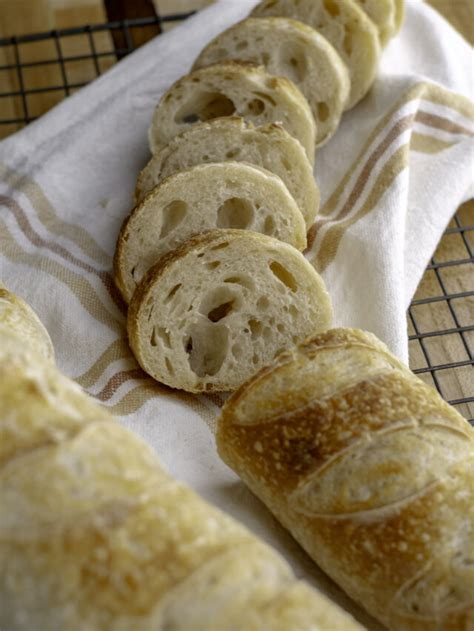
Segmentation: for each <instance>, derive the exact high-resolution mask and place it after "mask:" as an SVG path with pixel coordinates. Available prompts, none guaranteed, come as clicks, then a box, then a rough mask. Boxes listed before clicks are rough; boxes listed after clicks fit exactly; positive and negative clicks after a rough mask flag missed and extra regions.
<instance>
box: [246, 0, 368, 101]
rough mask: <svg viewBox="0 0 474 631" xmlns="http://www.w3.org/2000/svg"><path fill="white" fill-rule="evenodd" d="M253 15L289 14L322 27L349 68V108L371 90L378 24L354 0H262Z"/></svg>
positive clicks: (326, 36) (323, 32) (316, 26)
mask: <svg viewBox="0 0 474 631" xmlns="http://www.w3.org/2000/svg"><path fill="white" fill-rule="evenodd" d="M251 15H252V16H254V17H270V16H276V17H288V18H293V19H295V20H299V21H300V22H304V23H305V24H308V25H309V26H312V27H313V28H314V29H316V30H317V31H319V32H320V33H321V35H324V37H325V38H326V39H327V40H328V41H329V42H330V43H331V44H332V45H333V46H334V48H335V49H336V50H337V52H338V53H339V54H340V56H341V57H342V59H343V61H344V62H345V63H346V65H347V67H348V69H349V75H350V79H351V91H350V95H349V99H348V102H347V104H346V109H350V108H351V107H354V105H356V104H357V103H358V102H359V101H360V100H361V99H362V98H363V97H364V96H365V95H366V94H367V92H368V91H369V89H370V87H371V85H372V83H373V81H374V78H375V74H376V72H377V66H378V61H379V57H380V44H379V39H378V33H377V28H376V27H375V25H374V23H373V22H372V21H371V20H370V19H369V18H368V17H367V15H366V14H365V13H364V12H363V11H362V9H361V8H360V7H358V6H357V5H356V4H355V3H354V1H353V0H298V2H295V1H294V0H263V2H260V4H257V6H256V7H255V9H254V10H253V11H252V13H251Z"/></svg>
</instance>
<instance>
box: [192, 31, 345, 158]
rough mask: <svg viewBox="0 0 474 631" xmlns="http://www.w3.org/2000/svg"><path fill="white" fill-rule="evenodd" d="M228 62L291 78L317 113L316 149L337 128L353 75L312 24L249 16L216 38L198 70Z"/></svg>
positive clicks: (195, 65) (201, 55) (205, 52)
mask: <svg viewBox="0 0 474 631" xmlns="http://www.w3.org/2000/svg"><path fill="white" fill-rule="evenodd" d="M275 41H277V42H278V45H277V46H275ZM227 59H238V60H242V61H250V62H252V63H255V64H261V65H262V66H265V68H266V69H267V70H268V72H271V73H272V74H274V75H283V76H285V77H288V79H291V80H292V81H293V82H294V83H295V84H296V85H297V86H298V88H299V89H300V90H301V92H302V93H303V94H304V96H305V97H306V99H307V101H308V103H309V105H310V107H311V110H312V112H313V116H314V119H315V121H316V129H317V135H316V146H321V145H323V144H324V143H326V142H327V141H328V140H329V138H330V137H331V136H332V135H333V134H334V133H335V131H336V130H337V128H338V126H339V121H340V119H341V116H342V113H343V111H344V107H345V106H346V103H347V100H348V98H349V90H350V79H349V73H348V70H347V67H346V65H345V64H344V62H343V61H342V59H341V57H340V55H339V54H338V53H337V52H336V51H335V49H334V48H333V46H331V44H330V43H329V42H328V40H327V39H326V38H325V37H323V36H322V35H321V34H320V33H318V32H317V31H315V30H314V29H313V28H311V27H310V26H307V25H306V24H303V23H302V22H297V21H296V20H291V19H289V18H248V19H247V20H244V21H243V22H240V23H239V24H236V25H235V26H232V27H231V28H229V29H227V30H226V31H224V32H223V33H221V34H220V35H218V36H217V37H216V38H215V39H213V40H212V42H210V43H209V44H208V45H207V46H206V48H204V50H203V51H202V52H201V53H200V55H199V56H198V58H197V60H196V62H195V64H194V68H202V67H203V66H207V65H209V64H213V63H217V62H219V61H223V60H227Z"/></svg>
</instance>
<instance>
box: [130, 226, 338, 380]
mask: <svg viewBox="0 0 474 631" xmlns="http://www.w3.org/2000/svg"><path fill="white" fill-rule="evenodd" d="M331 319H332V308H331V302H330V298H329V295H328V293H327V291H326V288H325V285H324V282H323V280H322V279H321V277H320V276H319V275H318V273H317V272H316V271H315V270H314V268H313V267H312V266H311V265H310V263H308V261H307V260H306V259H305V258H304V256H303V255H302V254H301V253H300V252H298V250H296V249H295V248H293V247H292V246H290V245H288V244H286V243H282V242H281V241H278V240H276V239H273V238H272V237H268V236H265V235H260V234H257V233H254V232H248V231H245V230H214V231H211V232H209V233H207V234H204V235H200V236H197V237H195V238H192V239H190V240H189V241H187V242H186V243H184V244H183V245H182V246H181V247H180V248H178V249H177V250H175V251H174V252H172V253H170V254H169V255H168V256H165V257H163V258H162V259H161V260H160V261H159V262H158V264H157V265H156V266H155V267H153V268H152V269H151V270H150V271H149V272H148V274H147V275H146V277H145V278H144V280H143V282H142V283H141V284H140V286H139V287H138V289H137V291H136V292H135V293H134V295H133V298H132V302H131V303H130V308H129V312H128V321H127V328H128V335H129V341H130V345H131V348H132V350H133V352H134V353H135V356H136V358H137V360H138V362H139V363H140V365H141V366H142V368H143V369H144V370H145V371H146V372H147V373H148V374H149V375H151V376H152V377H153V378H154V379H156V380H157V381H160V382H162V383H165V384H167V385H168V386H171V387H172V388H180V389H182V390H187V391H189V392H203V391H208V392H209V391H229V390H234V389H235V388H237V387H238V386H239V385H240V384H241V383H243V382H244V381H245V380H246V379H248V378H249V377H250V376H252V375H253V374H254V373H255V372H256V371H257V370H259V369H260V368H262V367H263V366H266V365H267V364H270V363H271V362H272V361H273V359H274V358H275V357H276V356H277V355H278V354H279V353H280V352H281V351H283V350H284V349H288V348H290V347H293V346H294V345H295V344H298V343H299V342H300V341H302V340H304V339H306V338H307V337H308V336H309V335H311V334H312V333H314V332H315V331H321V330H323V329H327V328H328V327H329V326H330V325H331Z"/></svg>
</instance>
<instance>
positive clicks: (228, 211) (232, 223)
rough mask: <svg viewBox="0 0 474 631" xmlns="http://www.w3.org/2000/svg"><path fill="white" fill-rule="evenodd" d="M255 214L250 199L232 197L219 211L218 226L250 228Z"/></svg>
mask: <svg viewBox="0 0 474 631" xmlns="http://www.w3.org/2000/svg"><path fill="white" fill-rule="evenodd" d="M253 216H254V210H253V206H252V204H251V203H250V202H249V201H248V200H246V199H241V198H239V197H231V198H230V199H227V200H226V201H225V202H224V203H223V204H222V206H221V207H220V208H219V210H218V211H217V227H218V228H241V229H244V228H248V226H249V225H250V224H251V223H252V221H253Z"/></svg>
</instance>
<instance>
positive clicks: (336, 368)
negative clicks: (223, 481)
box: [217, 329, 474, 631]
mask: <svg viewBox="0 0 474 631" xmlns="http://www.w3.org/2000/svg"><path fill="white" fill-rule="evenodd" d="M217 446H218V451H219V454H220V455H221V457H222V458H223V460H224V462H226V463H227V464H228V465H229V466H230V467H231V468H232V469H233V470H234V471H235V472H236V473H237V474H238V475H240V476H241V477H242V479H243V480H244V482H246V483H247V484H248V486H249V487H250V489H251V490H252V491H253V492H254V493H255V494H256V495H257V496H258V497H259V498H260V499H261V500H263V501H264V502H265V503H266V504H267V506H268V507H269V508H270V509H271V510H272V512H273V513H274V514H275V516H276V517H277V518H278V519H279V520H280V521H281V523H282V524H283V525H284V526H285V527H286V528H288V529H289V530H290V532H291V533H292V534H293V536H294V537H295V538H296V539H297V540H298V541H299V542H300V543H301V545H302V546H303V547H304V548H305V549H306V551H307V552H308V553H309V554H310V556H311V557H312V558H313V559H314V560H315V561H316V562H317V563H318V564H319V565H320V566H321V567H322V569H323V570H324V571H325V572H326V573H327V574H329V575H330V576H331V577H332V578H333V579H334V580H335V581H336V582H337V583H338V584H339V585H340V586H341V587H342V588H343V589H344V590H345V591H346V592H347V593H348V594H349V595H350V596H351V597H352V598H353V599H354V600H356V601H357V602H359V603H361V604H362V605H363V606H364V607H365V608H366V609H367V611H369V613H371V614H372V615H374V616H375V617H377V618H378V619H379V620H380V621H382V622H383V623H384V624H386V625H387V626H388V627H389V628H392V629H401V630H406V631H408V630H410V631H412V630H413V629H419V630H420V631H421V630H426V631H428V629H431V628H447V629H451V628H452V629H467V628H470V625H471V623H472V620H473V619H474V603H473V601H472V592H471V591H470V589H469V587H468V585H472V584H473V580H474V567H473V566H472V562H471V561H470V560H469V559H472V550H474V531H473V529H472V527H471V524H472V523H474V522H473V518H474V495H473V489H474V468H473V466H472V463H473V459H474V430H473V428H472V427H471V426H470V425H469V423H467V422H466V421H465V419H463V418H462V417H461V416H460V415H459V414H458V413H457V412H456V410H455V409H454V408H452V407H451V406H449V405H448V404H447V403H446V402H444V401H443V400H442V399H441V397H440V396H439V395H438V393H437V392H436V391H435V390H434V389H432V388H430V387H429V386H427V385H425V384H424V383H423V382H421V380H420V379H418V378H417V377H416V376H415V375H413V374H412V373H411V372H410V371H409V370H408V368H407V367H406V366H404V365H402V364H400V362H399V361H398V360H396V359H395V358H394V357H392V356H391V355H390V353H389V352H388V351H387V349H386V348H385V347H384V345H382V344H381V343H380V342H378V341H374V339H373V337H372V336H370V335H368V334H366V333H363V332H358V331H354V330H344V329H336V330H334V331H327V332H324V333H322V334H319V335H318V336H316V337H315V338H313V339H311V340H309V341H308V342H307V343H305V344H304V345H303V346H301V347H300V348H299V349H297V350H295V351H294V352H293V353H287V354H285V355H283V356H280V357H279V358H278V361H277V362H276V365H275V366H274V367H269V368H267V369H266V370H264V371H262V372H261V373H260V374H259V375H257V376H256V377H255V378H254V379H252V380H250V381H249V382H248V383H247V384H246V385H244V386H243V387H242V388H241V389H240V390H239V391H237V392H236V393H235V394H234V395H232V397H231V398H230V399H229V400H228V401H227V402H226V404H225V405H224V408H223V411H222V414H221V417H220V419H219V422H218V432H217ZM381 585H383V589H381V588H380V586H381Z"/></svg>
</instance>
